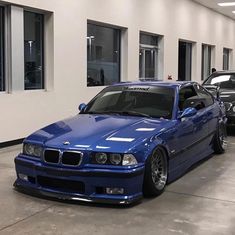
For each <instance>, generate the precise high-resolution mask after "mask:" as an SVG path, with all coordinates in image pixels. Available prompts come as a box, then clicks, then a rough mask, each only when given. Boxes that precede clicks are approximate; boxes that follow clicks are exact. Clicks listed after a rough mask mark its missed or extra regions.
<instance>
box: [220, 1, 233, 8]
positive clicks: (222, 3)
mask: <svg viewBox="0 0 235 235" xmlns="http://www.w3.org/2000/svg"><path fill="white" fill-rule="evenodd" d="M218 5H219V6H221V7H230V6H235V2H220V3H218Z"/></svg>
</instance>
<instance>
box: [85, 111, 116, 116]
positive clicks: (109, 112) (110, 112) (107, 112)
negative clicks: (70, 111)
mask: <svg viewBox="0 0 235 235" xmlns="http://www.w3.org/2000/svg"><path fill="white" fill-rule="evenodd" d="M85 114H117V115H120V112H119V111H111V110H110V111H88V112H86V113H85Z"/></svg>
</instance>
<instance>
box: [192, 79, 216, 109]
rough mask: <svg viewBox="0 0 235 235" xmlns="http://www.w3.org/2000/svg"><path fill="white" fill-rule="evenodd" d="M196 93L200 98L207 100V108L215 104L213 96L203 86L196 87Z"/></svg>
mask: <svg viewBox="0 0 235 235" xmlns="http://www.w3.org/2000/svg"><path fill="white" fill-rule="evenodd" d="M195 89H196V92H197V94H198V96H199V97H200V98H203V99H204V100H205V102H204V103H205V107H208V106H210V105H212V104H213V103H214V99H213V96H212V95H211V94H210V93H209V92H208V91H206V90H205V89H204V88H203V87H202V86H200V85H198V84H197V85H195Z"/></svg>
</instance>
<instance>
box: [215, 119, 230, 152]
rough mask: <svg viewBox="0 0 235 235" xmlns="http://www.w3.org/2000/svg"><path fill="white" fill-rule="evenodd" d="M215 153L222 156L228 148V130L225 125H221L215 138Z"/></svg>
mask: <svg viewBox="0 0 235 235" xmlns="http://www.w3.org/2000/svg"><path fill="white" fill-rule="evenodd" d="M213 144H214V151H215V153H218V154H221V153H223V152H224V151H225V150H226V148H227V130H226V126H225V125H224V124H219V125H218V127H217V130H216V133H215V136H214V143H213Z"/></svg>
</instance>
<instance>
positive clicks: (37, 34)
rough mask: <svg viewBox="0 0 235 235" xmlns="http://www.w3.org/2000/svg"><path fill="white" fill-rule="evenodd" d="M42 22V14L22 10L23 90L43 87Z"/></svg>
mask: <svg viewBox="0 0 235 235" xmlns="http://www.w3.org/2000/svg"><path fill="white" fill-rule="evenodd" d="M43 24H44V17H43V15H41V14H38V13H33V12H28V11H25V12H24V63H25V64H24V67H25V79H24V88H25V90H33V89H43V88H44V66H43V37H44V35H43Z"/></svg>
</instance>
